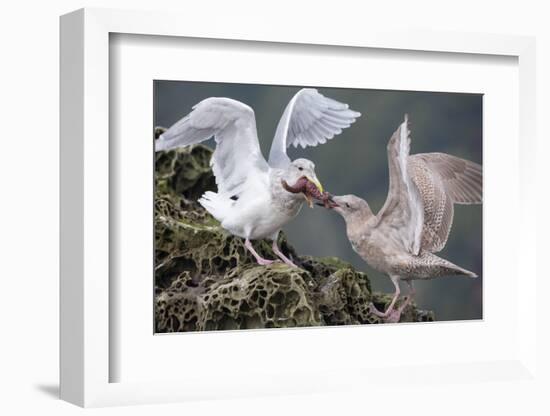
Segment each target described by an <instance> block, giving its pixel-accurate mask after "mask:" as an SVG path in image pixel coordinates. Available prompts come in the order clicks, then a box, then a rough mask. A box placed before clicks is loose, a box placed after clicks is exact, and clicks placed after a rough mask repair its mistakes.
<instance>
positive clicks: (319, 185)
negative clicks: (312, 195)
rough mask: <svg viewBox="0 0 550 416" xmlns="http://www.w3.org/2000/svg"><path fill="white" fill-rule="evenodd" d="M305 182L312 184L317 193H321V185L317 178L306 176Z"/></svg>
mask: <svg viewBox="0 0 550 416" xmlns="http://www.w3.org/2000/svg"><path fill="white" fill-rule="evenodd" d="M306 178H307V180H308V181H310V182H312V183H313V184H315V186H316V187H317V189H318V190H319V192H321V193H323V192H324V190H323V185H321V182H319V179H317V178H310V177H309V176H306Z"/></svg>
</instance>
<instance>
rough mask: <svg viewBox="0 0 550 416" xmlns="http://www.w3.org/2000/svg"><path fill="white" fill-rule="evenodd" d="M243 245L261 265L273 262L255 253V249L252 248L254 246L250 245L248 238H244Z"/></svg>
mask: <svg viewBox="0 0 550 416" xmlns="http://www.w3.org/2000/svg"><path fill="white" fill-rule="evenodd" d="M244 246H245V247H246V248H247V249H248V251H250V252H251V253H252V255H253V256H254V258H255V259H256V261H257V262H258V264H261V265H262V266H267V265H268V264H271V263H273V260H268V259H264V258H263V257H262V256H260V255H259V254H258V253H256V250H254V247H252V243H251V242H250V240H249V239H248V238H247V239H246V240H245V242H244Z"/></svg>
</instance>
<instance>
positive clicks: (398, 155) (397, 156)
mask: <svg viewBox="0 0 550 416" xmlns="http://www.w3.org/2000/svg"><path fill="white" fill-rule="evenodd" d="M408 124H409V123H408V117H407V116H406V115H405V121H404V122H403V123H402V124H401V125H400V126H399V128H398V129H397V131H396V132H395V133H393V135H392V137H391V139H390V141H389V142H388V165H389V171H390V187H389V191H388V197H387V198H386V202H385V203H384V206H383V207H382V209H381V210H380V213H379V214H378V220H379V223H384V224H385V225H388V226H389V228H390V229H391V230H393V232H394V233H395V237H396V239H398V240H400V241H401V242H402V243H403V246H404V247H405V249H406V250H407V251H408V252H410V253H412V254H415V255H417V254H418V253H419V252H420V247H421V242H422V229H423V224H424V205H423V202H422V196H421V194H420V192H419V190H418V188H417V186H416V184H415V183H414V181H413V179H412V178H411V176H410V175H409V169H408V163H409V151H410V145H411V137H410V131H409V126H408Z"/></svg>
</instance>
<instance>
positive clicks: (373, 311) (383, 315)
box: [369, 276, 401, 322]
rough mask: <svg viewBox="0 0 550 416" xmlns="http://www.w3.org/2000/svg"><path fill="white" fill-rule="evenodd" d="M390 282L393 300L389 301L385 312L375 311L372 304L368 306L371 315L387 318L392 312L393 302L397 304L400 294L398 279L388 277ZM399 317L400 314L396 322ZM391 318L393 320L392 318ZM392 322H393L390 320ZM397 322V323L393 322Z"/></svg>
mask: <svg viewBox="0 0 550 416" xmlns="http://www.w3.org/2000/svg"><path fill="white" fill-rule="evenodd" d="M390 278H391V281H392V282H393V285H394V286H395V294H394V295H393V299H392V300H391V303H390V306H388V308H387V309H386V312H380V311H379V310H378V309H376V306H374V304H373V303H371V304H370V305H369V307H370V310H371V311H372V313H374V314H375V315H376V316H378V317H380V318H388V317H389V316H390V315H391V314H392V312H394V311H393V308H394V306H395V302H397V298H399V295H400V294H401V289H400V288H399V277H398V276H390ZM400 316H401V313H399V316H398V318H397V320H399V317H400ZM392 318H394V317H393V316H392ZM392 322H393V320H392ZM395 322H397V321H395Z"/></svg>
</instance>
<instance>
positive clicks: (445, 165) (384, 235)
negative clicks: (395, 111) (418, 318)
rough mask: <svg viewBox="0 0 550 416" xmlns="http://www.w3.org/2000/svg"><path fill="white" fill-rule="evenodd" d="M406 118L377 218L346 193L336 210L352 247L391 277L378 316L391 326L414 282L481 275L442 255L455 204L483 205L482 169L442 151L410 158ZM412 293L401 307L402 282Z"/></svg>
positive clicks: (391, 146)
mask: <svg viewBox="0 0 550 416" xmlns="http://www.w3.org/2000/svg"><path fill="white" fill-rule="evenodd" d="M410 141H411V138H410V130H409V123H408V117H407V116H405V121H404V122H403V123H402V124H401V125H400V126H399V128H398V129H397V131H396V132H395V133H394V134H393V135H392V137H391V139H390V141H389V143H388V147H387V151H388V164H389V173H390V186H389V191H388V196H387V199H386V202H385V203H384V206H383V207H382V209H381V210H380V212H379V213H378V214H377V215H374V214H373V213H372V211H371V209H370V207H369V205H368V203H367V202H366V201H364V200H363V199H361V198H359V197H357V196H354V195H346V196H339V197H334V199H333V200H334V202H335V203H336V204H338V207H334V208H333V209H334V210H335V211H336V212H338V213H339V214H340V215H342V217H344V219H345V221H346V230H347V235H348V238H349V240H350V242H351V244H352V246H353V249H354V250H355V251H356V252H357V253H358V254H359V255H360V256H361V257H362V258H363V259H364V260H365V261H366V262H367V263H369V265H370V266H372V267H373V268H375V269H376V270H378V271H380V272H382V273H385V274H387V275H388V276H389V277H390V278H391V280H392V282H393V284H394V286H395V295H394V297H393V299H392V302H391V304H390V305H389V307H388V308H387V309H386V311H385V312H380V311H378V310H377V309H376V308H375V307H374V305H371V308H372V310H373V312H374V313H376V314H377V315H379V316H380V317H382V318H385V319H386V320H387V321H388V322H397V321H398V320H399V317H400V315H401V312H402V311H403V309H404V307H405V306H406V305H407V304H408V303H409V301H410V299H411V296H412V294H413V293H414V289H413V286H412V281H413V280H416V279H433V278H436V277H440V276H448V275H462V276H468V277H477V275H476V274H475V273H473V272H471V271H468V270H465V269H463V268H461V267H459V266H457V265H455V264H453V263H451V262H449V261H447V260H445V259H442V258H441V257H438V256H436V255H435V254H434V253H437V252H439V251H441V250H442V249H443V247H444V246H445V243H446V242H447V239H448V237H449V233H450V231H451V226H452V222H453V205H454V204H480V203H481V202H482V171H481V166H480V165H478V164H477V163H473V162H470V161H468V160H464V159H460V158H457V157H455V156H451V155H447V154H444V153H423V154H416V155H409V150H410ZM400 280H403V281H405V282H407V283H408V284H409V286H410V289H411V293H410V295H411V296H409V298H408V299H407V301H406V302H403V304H402V305H401V306H400V307H399V308H395V303H396V301H397V299H398V297H399V295H400V288H399V281H400Z"/></svg>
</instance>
